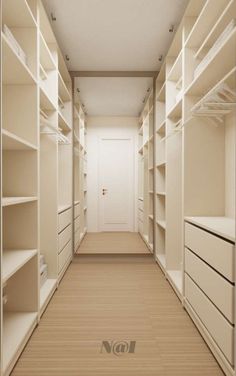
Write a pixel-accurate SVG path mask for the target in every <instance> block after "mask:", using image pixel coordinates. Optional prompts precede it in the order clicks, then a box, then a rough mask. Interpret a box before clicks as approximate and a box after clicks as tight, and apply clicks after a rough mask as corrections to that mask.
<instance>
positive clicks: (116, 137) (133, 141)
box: [97, 135, 136, 232]
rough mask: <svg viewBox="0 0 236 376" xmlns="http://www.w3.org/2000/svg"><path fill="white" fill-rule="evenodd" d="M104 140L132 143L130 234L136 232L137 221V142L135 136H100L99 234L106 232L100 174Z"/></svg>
mask: <svg viewBox="0 0 236 376" xmlns="http://www.w3.org/2000/svg"><path fill="white" fill-rule="evenodd" d="M103 140H128V141H130V142H131V147H132V153H131V164H132V177H131V181H132V182H131V186H132V187H133V191H132V207H131V209H130V215H131V214H132V215H131V218H130V229H129V230H127V231H130V232H135V228H136V221H135V212H136V207H135V200H136V189H135V180H136V179H135V172H136V170H135V167H136V166H135V151H136V146H135V140H134V137H133V136H121V135H119V136H118V135H117V136H101V135H100V136H98V140H97V142H98V163H97V172H98V191H97V195H98V212H97V228H98V232H105V230H104V229H103V228H102V224H101V214H100V213H101V210H102V199H101V186H102V182H101V173H100V161H101V145H102V141H103ZM117 232H118V231H117Z"/></svg>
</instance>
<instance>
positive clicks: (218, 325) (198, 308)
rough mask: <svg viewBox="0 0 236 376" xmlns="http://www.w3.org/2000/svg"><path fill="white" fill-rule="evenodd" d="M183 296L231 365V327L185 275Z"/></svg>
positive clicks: (232, 352)
mask: <svg viewBox="0 0 236 376" xmlns="http://www.w3.org/2000/svg"><path fill="white" fill-rule="evenodd" d="M185 295H186V298H187V300H188V301H189V303H190V304H191V306H192V307H193V309H194V310H195V312H196V313H197V315H198V316H199V318H200V320H201V321H202V323H203V324H204V326H205V327H206V329H207V330H208V332H209V333H210V335H211V336H212V338H213V339H214V341H215V342H216V344H217V345H218V347H219V348H220V349H221V351H222V352H223V354H224V355H225V356H226V358H227V359H228V360H229V362H230V363H231V364H233V360H234V359H233V356H234V355H233V354H234V351H233V333H234V330H233V326H232V325H230V324H229V322H228V321H227V320H226V319H225V318H224V316H223V315H222V314H221V313H220V312H219V311H218V309H217V308H216V307H215V306H214V305H213V304H212V303H211V302H210V300H209V299H208V298H207V297H206V295H205V294H204V293H203V292H202V291H201V290H200V289H199V288H198V287H197V285H196V284H195V283H194V282H193V281H192V280H191V278H190V277H188V275H187V274H185Z"/></svg>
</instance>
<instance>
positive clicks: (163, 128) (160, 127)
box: [156, 119, 166, 135]
mask: <svg viewBox="0 0 236 376" xmlns="http://www.w3.org/2000/svg"><path fill="white" fill-rule="evenodd" d="M165 126H166V119H165V120H163V122H162V123H161V124H160V126H159V127H158V128H157V130H156V133H159V134H161V135H162V134H165Z"/></svg>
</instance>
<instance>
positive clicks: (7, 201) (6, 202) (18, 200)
mask: <svg viewBox="0 0 236 376" xmlns="http://www.w3.org/2000/svg"><path fill="white" fill-rule="evenodd" d="M34 201H37V197H3V198H2V206H3V207H5V206H10V205H19V204H25V203H27V202H34Z"/></svg>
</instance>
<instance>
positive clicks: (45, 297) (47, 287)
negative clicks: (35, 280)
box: [40, 279, 57, 314]
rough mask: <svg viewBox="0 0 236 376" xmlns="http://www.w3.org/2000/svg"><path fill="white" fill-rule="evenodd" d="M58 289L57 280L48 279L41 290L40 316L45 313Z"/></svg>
mask: <svg viewBox="0 0 236 376" xmlns="http://www.w3.org/2000/svg"><path fill="white" fill-rule="evenodd" d="M56 287H57V280H56V279H47V280H46V281H45V283H44V284H43V286H42V287H41V288H40V314H42V313H43V311H44V309H45V308H46V306H47V304H48V302H49V300H50V298H51V297H52V295H53V293H54V291H55V290H56Z"/></svg>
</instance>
